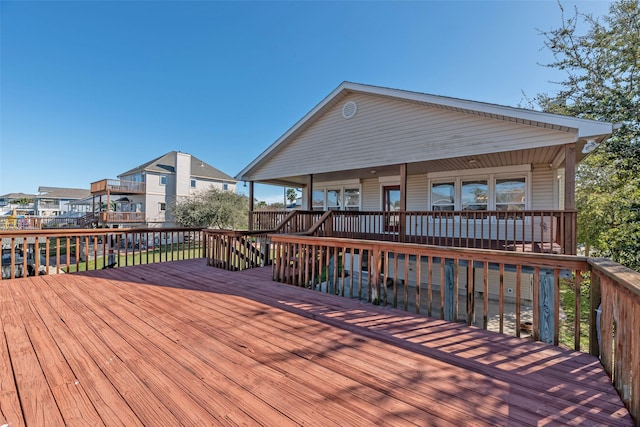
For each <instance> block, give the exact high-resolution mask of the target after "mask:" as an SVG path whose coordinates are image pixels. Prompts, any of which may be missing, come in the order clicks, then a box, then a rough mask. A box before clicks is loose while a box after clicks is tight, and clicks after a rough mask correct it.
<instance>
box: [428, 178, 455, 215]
mask: <svg viewBox="0 0 640 427" xmlns="http://www.w3.org/2000/svg"><path fill="white" fill-rule="evenodd" d="M455 196H456V184H455V183H454V182H440V183H437V184H433V185H432V186H431V210H432V211H454V210H455V203H456V199H455Z"/></svg>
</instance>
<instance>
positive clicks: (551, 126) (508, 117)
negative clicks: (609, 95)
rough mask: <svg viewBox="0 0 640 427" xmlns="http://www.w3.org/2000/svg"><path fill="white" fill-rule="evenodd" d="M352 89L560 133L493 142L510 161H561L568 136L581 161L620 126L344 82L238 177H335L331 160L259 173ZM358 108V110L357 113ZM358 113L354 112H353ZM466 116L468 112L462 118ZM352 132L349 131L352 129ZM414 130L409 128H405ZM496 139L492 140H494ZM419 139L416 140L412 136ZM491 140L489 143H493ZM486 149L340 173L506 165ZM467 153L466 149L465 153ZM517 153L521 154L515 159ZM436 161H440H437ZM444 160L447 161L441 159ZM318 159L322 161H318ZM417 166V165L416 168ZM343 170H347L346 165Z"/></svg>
mask: <svg viewBox="0 0 640 427" xmlns="http://www.w3.org/2000/svg"><path fill="white" fill-rule="evenodd" d="M354 95H366V96H370V97H371V96H372V97H376V98H377V99H386V100H393V101H401V102H403V103H405V104H411V105H414V106H420V107H427V108H430V109H431V110H433V109H437V110H438V111H448V112H454V113H459V114H464V115H465V116H459V117H460V118H463V119H464V120H472V119H473V118H475V119H478V118H484V119H491V120H498V121H500V122H501V123H502V124H503V125H504V126H509V125H512V126H513V125H519V126H521V128H522V127H527V128H538V129H541V130H543V131H547V132H549V131H554V132H556V133H557V134H558V135H560V139H558V141H557V142H549V141H545V142H544V143H540V142H539V141H530V142H528V143H527V142H526V141H525V142H523V143H521V144H520V146H519V147H518V148H519V149H518V150H513V149H512V148H505V149H504V150H501V149H500V148H496V147H495V146H494V147H493V149H494V152H497V151H505V152H507V151H508V152H510V153H513V154H512V156H513V157H514V162H515V163H510V164H527V163H528V164H552V165H553V166H555V167H558V166H559V165H560V164H561V163H562V162H563V161H564V158H563V156H562V153H561V152H560V150H559V147H560V146H561V145H562V144H566V143H568V142H576V143H577V150H578V159H577V160H578V161H580V160H581V159H582V158H583V157H584V154H581V150H582V148H583V147H584V144H585V143H586V142H587V141H588V140H594V141H595V142H596V143H599V142H602V141H603V140H604V139H606V138H607V137H608V136H610V135H611V133H612V132H613V131H614V130H615V129H616V128H617V127H616V125H614V124H612V123H607V122H601V121H596V120H586V119H581V118H576V117H569V116H562V115H558V114H550V113H544V112H540V111H533V110H526V109H522V108H514V107H508V106H502V105H496V104H489V103H484V102H478V101H470V100H464V99H458V98H450V97H444V96H437V95H430V94H425V93H418V92H411V91H405V90H398V89H391V88H384V87H378V86H371V85H363V84H358V83H351V82H343V83H342V84H340V85H339V86H338V87H337V88H336V89H335V90H334V91H333V92H331V93H330V94H329V95H328V96H327V97H326V98H324V99H323V100H322V101H321V102H320V103H319V104H318V105H316V106H315V107H314V108H313V109H312V110H311V111H309V112H308V113H307V114H306V115H305V116H304V117H302V119H300V120H299V121H298V122H297V123H296V124H295V125H293V126H292V127H291V128H290V129H289V130H288V131H287V132H285V133H284V134H283V135H282V136H281V137H280V138H278V139H277V140H276V141H275V142H274V143H273V144H271V145H270V146H269V147H268V148H267V149H266V150H265V151H263V152H262V153H261V154H260V155H259V156H258V157H256V158H255V159H254V160H253V161H252V162H251V163H250V164H249V165H247V166H246V167H245V168H244V169H243V170H242V171H240V172H239V173H238V174H237V175H236V179H237V180H244V181H261V182H271V183H282V184H293V183H296V184H303V183H304V179H303V174H309V173H313V174H314V175H315V176H317V175H318V174H322V173H329V172H332V174H331V177H332V178H333V179H336V175H335V172H338V171H342V169H339V170H331V168H330V165H325V168H324V169H322V168H317V169H316V170H313V171H312V170H309V171H299V172H297V173H292V174H290V176H287V175H286V174H282V173H280V174H279V176H275V175H273V174H271V175H270V176H265V174H260V170H261V169H262V168H263V167H264V165H265V164H266V163H267V162H269V161H270V160H271V159H273V158H274V157H276V156H287V153H285V148H287V147H288V146H289V145H290V144H291V143H292V142H293V141H294V140H296V138H298V137H299V136H300V135H302V134H303V133H304V132H305V131H307V130H309V129H310V128H311V127H312V126H313V125H315V124H316V123H317V122H318V121H319V120H320V119H321V118H322V117H323V116H325V115H326V114H327V113H328V112H329V111H330V110H332V109H334V108H335V107H336V106H337V105H338V104H339V103H340V102H342V101H345V100H346V98H347V97H353V96H354ZM356 114H357V113H356ZM354 115H355V114H354ZM464 117H466V118H464ZM402 126H403V125H402V124H398V125H397V127H398V128H399V129H400V130H399V132H402ZM361 131H362V129H361V128H359V129H354V130H353V132H354V134H355V133H357V132H361ZM348 132H351V130H349V131H348ZM407 132H410V131H407ZM455 137H458V135H451V138H452V139H453V138H455ZM484 142H485V141H473V145H475V146H476V147H478V146H480V145H482V144H483V143H484ZM490 142H493V141H490ZM414 145H415V141H414ZM489 145H490V144H489ZM486 148H488V146H485V150H484V151H483V150H479V151H478V150H475V151H473V152H471V151H470V152H468V153H467V154H468V155H460V154H461V153H457V154H458V155H457V156H455V157H448V156H446V155H439V156H432V157H428V156H423V157H424V158H421V157H420V156H416V157H415V158H413V157H407V156H406V155H405V156H404V158H403V157H402V156H395V157H394V156H390V158H387V159H380V161H379V162H377V164H376V163H375V162H370V163H368V164H366V165H360V166H363V167H362V168H361V169H362V170H361V171H357V169H358V168H357V167H353V168H349V169H350V171H349V172H348V173H347V174H346V175H345V176H342V177H338V179H344V178H347V179H348V178H358V177H360V178H361V177H364V176H368V175H367V174H369V173H370V170H371V169H372V168H374V167H375V168H376V172H377V173H383V174H384V171H385V169H384V167H385V166H390V165H396V164H400V163H410V165H409V173H421V172H422V171H425V170H428V171H434V170H437V169H438V168H440V170H457V169H468V168H469V167H468V165H469V161H470V160H472V159H473V161H474V162H473V163H474V167H476V168H477V167H495V166H502V165H504V164H502V163H501V164H498V163H499V161H498V160H497V159H492V156H491V154H493V153H492V152H487V151H486ZM463 154H464V153H463ZM516 158H517V160H516ZM412 161H415V164H414V165H413V166H411V162H412ZM434 161H435V162H437V163H434ZM443 162H444V163H443ZM319 163H320V162H319ZM412 169H413V171H412ZM391 170H392V171H393V173H397V169H396V168H395V167H394V168H391ZM343 174H344V171H343Z"/></svg>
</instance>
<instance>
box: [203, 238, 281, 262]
mask: <svg viewBox="0 0 640 427" xmlns="http://www.w3.org/2000/svg"><path fill="white" fill-rule="evenodd" d="M203 234H204V239H205V242H206V245H205V247H206V250H205V253H204V257H205V258H206V259H207V265H210V266H213V267H217V268H222V269H224V270H230V271H236V270H245V269H247V268H256V267H263V266H266V265H271V261H272V259H273V256H272V253H271V249H270V244H269V238H268V236H267V234H266V233H265V232H263V231H234V230H203Z"/></svg>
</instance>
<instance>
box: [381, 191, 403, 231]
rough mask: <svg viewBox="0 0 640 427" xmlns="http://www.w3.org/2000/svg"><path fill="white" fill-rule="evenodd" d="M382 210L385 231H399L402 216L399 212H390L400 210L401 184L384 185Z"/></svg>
mask: <svg viewBox="0 0 640 427" xmlns="http://www.w3.org/2000/svg"><path fill="white" fill-rule="evenodd" d="M382 210H383V211H384V231H386V232H389V233H397V232H398V223H399V222H400V216H399V215H398V214H397V213H395V214H394V213H390V212H398V211H399V210H400V186H399V185H388V186H384V187H382Z"/></svg>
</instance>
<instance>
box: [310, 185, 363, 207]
mask: <svg viewBox="0 0 640 427" xmlns="http://www.w3.org/2000/svg"><path fill="white" fill-rule="evenodd" d="M356 189H357V190H358V193H359V194H360V197H359V200H358V206H357V207H358V210H359V211H361V210H362V184H360V181H358V180H356V181H337V182H322V183H319V184H317V185H314V186H313V188H312V189H311V195H312V199H313V192H314V191H322V192H323V194H324V195H323V198H322V210H324V211H326V210H327V209H328V204H327V193H328V192H329V191H331V190H334V191H340V205H339V210H341V211H345V210H347V209H345V208H346V206H345V197H344V192H345V190H356ZM352 207H353V206H352ZM308 209H309V210H312V209H313V205H312V206H308Z"/></svg>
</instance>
